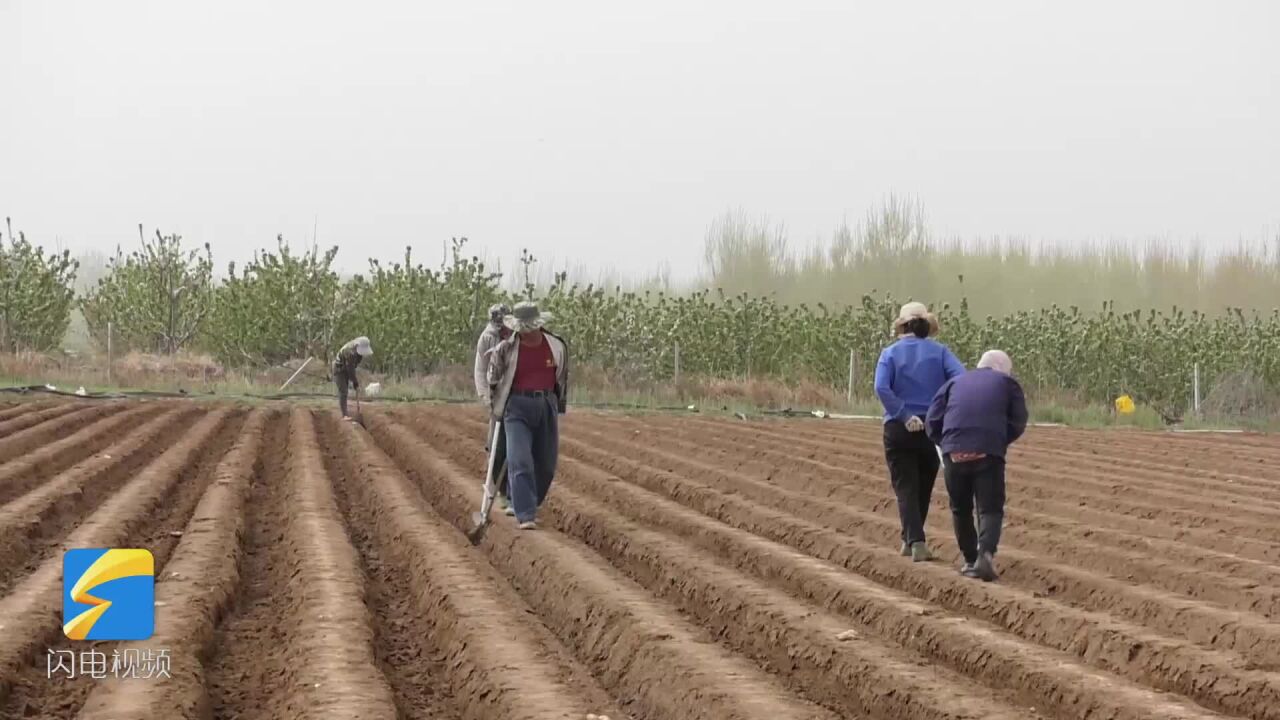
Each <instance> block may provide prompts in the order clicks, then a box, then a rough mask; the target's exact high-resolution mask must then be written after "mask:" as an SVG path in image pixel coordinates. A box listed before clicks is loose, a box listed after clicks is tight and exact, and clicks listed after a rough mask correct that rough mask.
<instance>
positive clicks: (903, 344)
mask: <svg viewBox="0 0 1280 720" xmlns="http://www.w3.org/2000/svg"><path fill="white" fill-rule="evenodd" d="M962 374H964V365H963V364H961V362H960V361H959V360H958V359H957V358H956V356H955V355H953V354H952V352H951V351H950V350H948V349H947V346H945V345H942V344H941V343H938V342H935V341H933V340H929V339H927V338H925V339H921V338H918V337H915V336H914V335H908V336H907V337H904V338H902V339H900V340H898V341H897V342H895V343H894V344H892V345H890V346H889V347H887V348H885V349H884V351H883V352H881V353H880V362H878V363H876V395H878V396H879V397H880V403H881V404H882V405H884V419H885V422H888V421H890V420H898V421H901V422H906V421H907V420H908V419H909V418H910V417H911V416H912V415H915V416H916V417H918V418H920V419H921V420H923V419H924V416H925V413H927V412H929V403H930V402H932V401H933V396H934V395H936V394H937V393H938V389H939V388H941V387H942V385H943V383H945V382H947V381H948V380H950V379H952V378H954V377H958V376H960V375H962Z"/></svg>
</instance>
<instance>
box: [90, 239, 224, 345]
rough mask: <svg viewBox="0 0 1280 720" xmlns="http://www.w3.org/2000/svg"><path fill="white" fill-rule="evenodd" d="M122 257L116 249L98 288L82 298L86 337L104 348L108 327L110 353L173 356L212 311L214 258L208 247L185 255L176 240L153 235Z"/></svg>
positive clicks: (188, 342)
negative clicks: (109, 332) (132, 351)
mask: <svg viewBox="0 0 1280 720" xmlns="http://www.w3.org/2000/svg"><path fill="white" fill-rule="evenodd" d="M138 236H139V239H140V240H141V243H142V246H141V248H140V249H138V250H134V251H133V252H131V253H129V255H128V256H125V255H124V254H123V252H121V250H120V249H119V248H117V249H116V255H115V257H114V258H111V259H110V260H109V261H107V267H106V272H105V274H103V275H102V276H101V277H100V278H99V279H98V283H97V286H96V287H95V288H94V289H93V290H90V291H89V292H88V293H86V294H85V296H84V297H83V298H82V299H81V302H80V307H81V311H82V312H83V313H84V317H85V322H86V324H87V325H88V328H89V333H90V335H91V336H92V337H93V339H94V341H95V343H96V344H97V345H98V347H106V344H107V329H108V328H107V324H108V323H111V333H112V344H113V350H119V351H127V350H140V351H144V352H154V353H169V354H172V353H175V352H177V351H178V350H181V349H184V348H186V347H187V346H188V345H189V344H191V343H192V342H193V341H194V340H196V339H197V338H198V337H199V334H200V332H201V331H202V329H203V327H204V324H205V322H206V321H207V320H208V318H209V314H210V312H211V310H212V309H213V257H212V252H211V250H210V248H209V246H208V244H206V245H205V246H204V252H203V253H201V252H200V250H188V251H184V250H183V248H182V237H181V236H180V235H162V234H160V231H159V230H157V231H156V237H155V240H153V241H148V240H147V239H146V237H145V236H144V235H143V233H142V226H141V225H139V226H138Z"/></svg>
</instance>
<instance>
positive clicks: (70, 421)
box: [0, 403, 129, 472]
mask: <svg viewBox="0 0 1280 720" xmlns="http://www.w3.org/2000/svg"><path fill="white" fill-rule="evenodd" d="M71 407H72V411H71V412H70V413H61V414H59V415H58V416H57V417H54V418H49V419H48V420H47V421H45V422H41V423H39V424H35V425H31V426H29V427H27V428H25V429H15V430H14V431H13V432H12V433H0V458H6V461H5V464H3V465H0V472H3V471H4V470H5V469H6V468H7V467H8V466H9V465H10V464H11V463H12V462H13V461H16V460H21V459H22V458H23V456H25V455H27V454H28V453H31V452H32V451H35V450H37V449H39V448H40V447H41V446H44V445H47V444H49V443H50V442H53V441H54V440H56V439H58V438H64V437H66V436H67V435H68V434H69V433H72V432H75V431H76V430H79V429H80V428H82V427H85V426H86V425H89V424H91V423H94V422H96V421H98V420H101V419H102V418H105V417H110V416H112V415H114V414H116V413H119V412H121V411H122V410H125V409H126V408H128V407H129V406H128V405H127V404H125V403H109V404H107V405H90V406H88V407H76V406H74V405H72V406H71ZM57 410H59V408H57V407H54V408H50V409H49V410H42V411H40V412H38V413H31V414H29V415H24V416H23V418H21V419H26V418H29V417H38V416H40V415H43V414H44V413H47V412H53V411H57Z"/></svg>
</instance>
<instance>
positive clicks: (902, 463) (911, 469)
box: [884, 420, 938, 545]
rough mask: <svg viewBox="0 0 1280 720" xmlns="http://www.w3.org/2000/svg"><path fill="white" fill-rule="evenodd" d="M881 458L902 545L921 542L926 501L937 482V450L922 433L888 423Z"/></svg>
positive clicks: (897, 423)
mask: <svg viewBox="0 0 1280 720" xmlns="http://www.w3.org/2000/svg"><path fill="white" fill-rule="evenodd" d="M884 458H885V461H886V462H887V463H888V465H889V482H890V483H892V484H893V494H894V495H896V496H897V497H898V519H899V520H900V521H901V523H902V542H904V543H907V544H908V545H909V544H912V543H918V542H924V540H925V537H924V523H925V520H926V519H928V517H929V500H930V499H932V498H933V485H934V483H935V482H937V480H938V449H937V448H936V447H934V444H933V443H932V442H930V441H929V438H928V436H927V435H925V434H924V432H923V431H921V432H914V433H913V432H909V431H908V430H907V426H906V425H905V424H903V423H901V422H898V421H897V420H891V421H889V422H887V423H885V424H884Z"/></svg>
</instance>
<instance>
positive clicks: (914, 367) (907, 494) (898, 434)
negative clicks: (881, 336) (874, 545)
mask: <svg viewBox="0 0 1280 720" xmlns="http://www.w3.org/2000/svg"><path fill="white" fill-rule="evenodd" d="M937 330H938V321H937V318H936V317H934V316H933V314H931V313H930V312H929V309H928V308H927V307H925V306H924V305H923V304H921V303H917V302H913V303H907V304H906V305H903V306H902V309H901V311H900V312H899V313H898V317H897V319H896V320H894V321H893V333H894V335H895V336H896V337H897V340H896V341H895V342H894V343H893V344H892V345H890V346H889V347H887V348H885V349H884V351H883V352H881V353H880V360H879V362H877V363H876V379H875V389H876V395H877V396H879V398H880V402H881V404H883V405H884V456H885V462H886V464H887V465H888V466H889V481H890V483H891V484H892V485H893V493H894V495H895V496H896V497H897V501H898V519H899V520H900V522H901V523H902V549H901V553H902V555H904V556H910V557H911V559H912V560H913V561H915V562H922V561H925V560H932V559H933V554H932V553H931V552H930V550H929V546H928V545H926V544H925V532H924V525H925V520H926V519H927V518H928V516H929V502H930V500H931V499H932V498H933V486H934V483H935V482H937V479H938V465H939V461H938V450H937V448H936V447H934V445H933V443H931V442H929V438H928V436H927V435H925V433H924V420H923V418H924V416H925V415H926V414H927V413H928V412H929V405H930V403H931V402H932V401H933V396H934V395H936V394H937V393H938V390H939V389H940V388H941V387H942V386H943V384H945V383H946V382H947V381H948V380H951V379H953V378H955V377H958V376H960V375H962V374H964V365H962V364H961V363H960V361H959V360H958V359H957V358H956V356H955V355H954V354H953V353H952V352H951V351H950V350H949V349H947V347H946V346H945V345H942V344H941V343H938V342H936V341H934V340H932V339H930V337H929V336H930V335H933V334H936V333H937Z"/></svg>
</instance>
